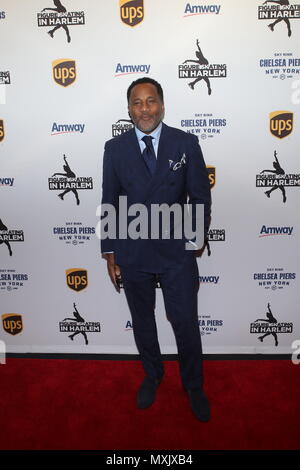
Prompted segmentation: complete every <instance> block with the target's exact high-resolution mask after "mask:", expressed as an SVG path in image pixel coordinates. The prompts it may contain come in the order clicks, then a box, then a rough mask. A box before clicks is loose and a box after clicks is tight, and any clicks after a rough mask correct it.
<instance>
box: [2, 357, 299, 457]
mask: <svg viewBox="0 0 300 470" xmlns="http://www.w3.org/2000/svg"><path fill="white" fill-rule="evenodd" d="M165 368H166V374H165V378H164V381H163V383H162V384H161V386H160V388H159V390H158V395H157V400H156V402H155V403H154V405H153V406H152V407H151V408H149V409H148V410H138V409H136V407H135V395H136V390H137V388H138V386H139V384H140V382H141V380H142V378H143V372H142V369H141V366H140V363H139V362H137V361H101V360H61V359H15V358H14V359H12V358H8V359H7V364H6V365H0V378H1V394H0V403H1V417H0V448H1V449H7V450H12V449H45V450H46V449H57V450H58V449H80V450H82V449H107V450H121V449H122V450H125V449H152V450H153V449H158V450H160V449H166V450H172V449H177V450H178V449H181V450H183V449H187V450H193V449H207V450H212V449H222V450H223V449H299V448H300V444H299V442H300V440H299V425H300V399H299V390H300V365H298V366H296V365H293V364H292V362H291V361H289V360H285V361H280V360H268V361H267V360H257V361H255V360H251V361H246V360H245V361H244V360H240V361H239V360H227V361H214V360H209V361H205V373H206V384H205V389H206V392H207V394H208V396H209V398H210V401H211V406H212V420H211V421H210V422H209V423H201V422H198V421H197V419H196V418H194V416H193V414H192V412H191V411H190V409H189V406H188V401H187V397H186V394H185V392H184V391H183V388H182V386H181V383H180V379H179V374H178V365H177V362H173V361H169V362H166V363H165ZM126 377H127V378H126Z"/></svg>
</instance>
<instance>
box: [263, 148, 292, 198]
mask: <svg viewBox="0 0 300 470" xmlns="http://www.w3.org/2000/svg"><path fill="white" fill-rule="evenodd" d="M273 168H274V169H273V170H272V169H269V170H268V169H266V170H262V171H261V172H260V174H259V175H256V187H257V188H261V187H265V188H266V187H269V188H270V189H268V190H267V191H265V195H266V196H267V197H268V198H270V197H271V193H272V192H273V191H275V190H276V189H280V191H281V193H282V202H283V203H285V202H286V200H287V197H286V191H285V187H297V186H298V187H299V186H300V174H295V173H289V174H287V173H285V171H284V169H283V168H282V166H281V165H280V163H279V160H278V158H277V152H276V150H274V161H273ZM266 173H267V174H266Z"/></svg>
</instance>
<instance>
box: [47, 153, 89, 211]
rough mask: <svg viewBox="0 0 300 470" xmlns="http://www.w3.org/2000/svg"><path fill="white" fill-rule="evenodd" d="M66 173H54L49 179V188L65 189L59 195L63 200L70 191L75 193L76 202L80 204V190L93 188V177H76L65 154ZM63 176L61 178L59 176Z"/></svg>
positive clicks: (64, 167) (64, 166)
mask: <svg viewBox="0 0 300 470" xmlns="http://www.w3.org/2000/svg"><path fill="white" fill-rule="evenodd" d="M63 169H64V171H65V172H64V173H53V175H52V177H51V178H49V179H48V184H49V189H50V190H60V189H62V190H63V191H62V192H61V193H59V194H58V197H59V198H60V199H61V200H62V201H63V200H64V196H65V195H66V194H68V193H70V192H71V193H73V194H74V196H75V200H76V204H77V205H78V206H79V204H80V200H79V195H78V190H83V189H93V179H92V177H90V176H88V177H76V174H75V173H74V171H72V170H71V168H70V165H69V164H68V162H67V158H66V156H65V154H64V165H63ZM57 176H61V178H57Z"/></svg>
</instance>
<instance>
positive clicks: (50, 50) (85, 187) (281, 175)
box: [0, 0, 300, 354]
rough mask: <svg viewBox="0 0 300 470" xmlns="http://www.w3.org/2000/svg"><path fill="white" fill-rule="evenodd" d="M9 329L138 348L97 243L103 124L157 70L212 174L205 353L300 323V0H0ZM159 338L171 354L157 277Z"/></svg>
mask: <svg viewBox="0 0 300 470" xmlns="http://www.w3.org/2000/svg"><path fill="white" fill-rule="evenodd" d="M0 44H1V55H0V152H1V156H0V296H1V302H0V316H1V324H0V340H1V341H2V342H3V343H2V344H5V345H6V349H7V351H8V352H16V353H18V352H20V353H21V352H22V353H27V352H40V353H43V352H53V353H64V352H67V353H132V354H135V353H137V350H136V347H135V343H134V339H133V334H132V324H131V318H130V313H129V310H128V307H127V303H126V299H125V295H124V292H123V291H121V293H120V294H118V293H116V291H115V290H114V288H113V286H112V284H111V282H110V280H109V278H108V275H107V271H106V262H105V261H104V260H103V259H102V258H101V255H100V242H99V237H98V235H97V234H98V233H99V214H100V211H99V203H100V199H101V184H102V158H103V149H104V143H105V141H106V140H108V139H110V138H112V137H114V136H117V135H120V134H122V133H124V132H127V131H128V129H130V128H131V127H132V123H131V121H130V120H129V116H128V112H127V101H126V90H127V87H128V86H129V84H130V83H131V82H132V81H133V80H136V79H137V78H140V77H143V76H149V77H152V78H155V79H156V80H158V81H159V82H160V83H161V85H162V87H163V89H164V92H165V107H166V114H165V122H166V124H169V125H171V126H174V127H177V128H180V129H182V130H184V131H186V132H191V133H193V134H195V135H197V136H198V138H199V142H200V145H201V147H202V150H203V154H204V157H205V161H206V164H207V169H208V173H209V178H210V184H211V188H212V198H213V206H212V211H213V213H212V223H211V227H210V231H209V245H208V247H207V249H206V250H205V252H204V253H203V255H202V257H201V259H198V265H199V272H200V282H201V285H200V291H199V328H200V331H201V334H202V340H203V348H204V352H205V353H274V354H277V353H278V354H279V353H290V352H291V351H292V343H293V342H295V341H296V340H297V339H300V315H299V303H300V302H299V300H300V296H299V292H300V285H299V275H300V272H299V269H300V268H299V266H300V264H299V257H300V255H299V252H300V250H299V243H300V220H299V200H300V160H299V127H300V112H299V111H300V106H299V104H300V49H299V44H300V0H295V1H292V0H291V1H288V0H280V1H267V2H262V1H259V0H243V1H241V0H220V1H216V2H215V1H214V0H213V1H209V0H196V1H194V2H187V1H186V0H109V1H108V0H86V1H84V2H82V1H79V0H78V1H77V0H62V1H61V2H60V1H57V0H54V1H52V0H26V2H25V1H23V0H2V1H1V2H0ZM156 291H157V302H156V319H157V324H158V330H159V339H160V343H161V349H162V352H163V353H176V346H175V340H174V337H173V332H172V329H171V326H170V324H169V322H168V320H167V319H166V316H165V311H164V305H163V300H162V293H161V289H160V288H159V285H158V286H157V289H156Z"/></svg>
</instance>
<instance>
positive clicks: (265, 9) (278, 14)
mask: <svg viewBox="0 0 300 470" xmlns="http://www.w3.org/2000/svg"><path fill="white" fill-rule="evenodd" d="M269 3H271V5H268V4H269ZM299 12H300V5H291V4H290V2H289V0H266V1H265V2H264V3H263V5H262V6H259V7H258V19H259V20H274V21H273V22H272V23H270V24H268V28H269V29H270V30H271V31H274V27H275V26H276V25H277V24H278V23H281V22H282V21H283V22H284V23H285V24H286V27H287V34H288V37H291V35H292V29H291V23H290V19H295V18H299V17H300V15H299Z"/></svg>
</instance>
